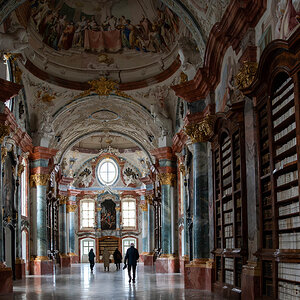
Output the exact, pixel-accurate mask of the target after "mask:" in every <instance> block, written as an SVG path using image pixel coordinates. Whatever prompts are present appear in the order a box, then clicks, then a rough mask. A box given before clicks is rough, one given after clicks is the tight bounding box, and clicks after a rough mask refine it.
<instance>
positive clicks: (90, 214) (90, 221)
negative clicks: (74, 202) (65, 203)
mask: <svg viewBox="0 0 300 300" xmlns="http://www.w3.org/2000/svg"><path fill="white" fill-rule="evenodd" d="M80 217H81V228H83V227H84V228H93V227H94V225H95V203H94V201H93V200H83V201H81V213H80Z"/></svg>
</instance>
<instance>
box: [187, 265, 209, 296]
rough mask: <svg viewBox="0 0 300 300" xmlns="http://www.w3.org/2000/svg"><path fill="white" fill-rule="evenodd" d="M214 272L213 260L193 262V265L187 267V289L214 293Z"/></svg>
mask: <svg viewBox="0 0 300 300" xmlns="http://www.w3.org/2000/svg"><path fill="white" fill-rule="evenodd" d="M213 272H214V267H213V260H211V259H197V260H193V261H192V263H190V264H187V265H186V266H185V271H184V287H185V288H186V289H197V290H206V291H212V283H213V278H214V276H213V275H214V274H213Z"/></svg>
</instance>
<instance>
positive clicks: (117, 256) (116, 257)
mask: <svg viewBox="0 0 300 300" xmlns="http://www.w3.org/2000/svg"><path fill="white" fill-rule="evenodd" d="M114 261H115V264H116V268H117V270H120V263H121V261H122V254H121V252H120V251H119V249H118V248H116V250H115V252H114Z"/></svg>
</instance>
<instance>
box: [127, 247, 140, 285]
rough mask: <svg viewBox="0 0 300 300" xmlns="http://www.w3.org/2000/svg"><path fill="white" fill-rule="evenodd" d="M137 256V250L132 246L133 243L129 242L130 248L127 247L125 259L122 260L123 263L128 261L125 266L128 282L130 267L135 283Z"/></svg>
mask: <svg viewBox="0 0 300 300" xmlns="http://www.w3.org/2000/svg"><path fill="white" fill-rule="evenodd" d="M139 257H140V255H139V252H138V250H137V249H136V248H134V243H131V244H130V248H129V249H127V252H126V255H125V260H124V264H125V265H126V264H127V263H126V262H128V266H127V268H128V277H129V282H131V268H132V273H133V278H132V282H133V283H135V273H136V264H137V260H138V259H139Z"/></svg>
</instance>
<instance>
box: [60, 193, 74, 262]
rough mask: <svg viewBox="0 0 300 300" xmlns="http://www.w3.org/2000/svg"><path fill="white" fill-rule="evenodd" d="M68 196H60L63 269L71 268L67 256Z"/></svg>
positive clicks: (61, 258)
mask: <svg viewBox="0 0 300 300" xmlns="http://www.w3.org/2000/svg"><path fill="white" fill-rule="evenodd" d="M68 200H69V197H68V196H65V195H60V197H59V211H58V217H59V258H60V266H61V267H70V265H71V260H70V256H68V255H67V247H68V240H67V201H68Z"/></svg>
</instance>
